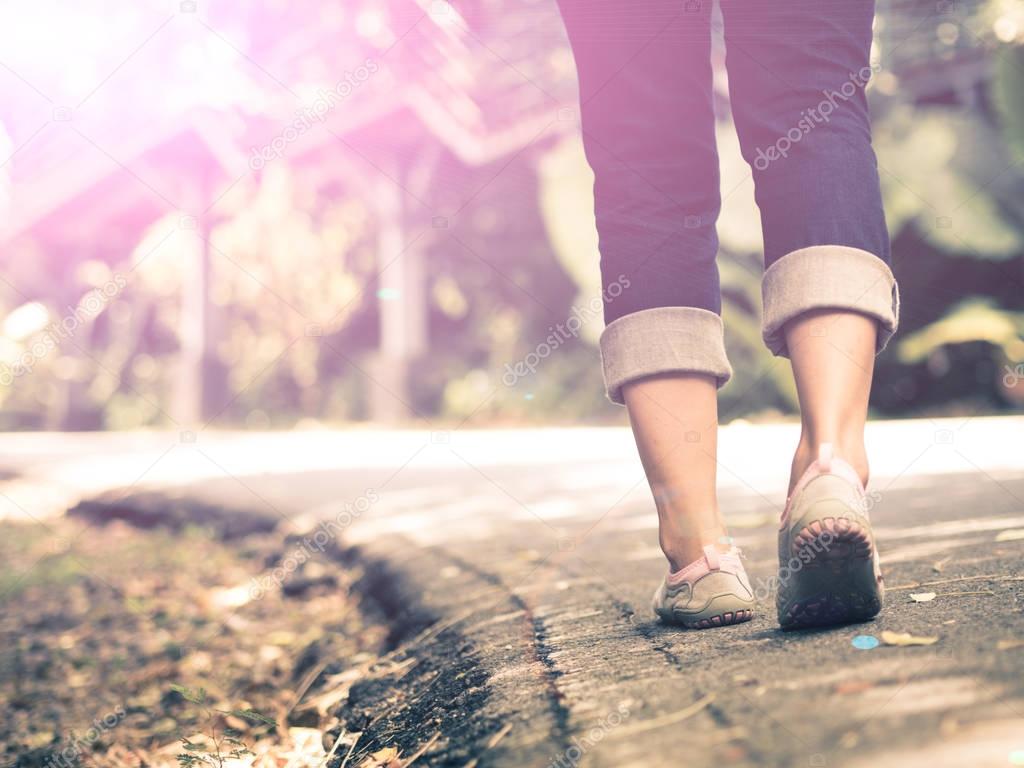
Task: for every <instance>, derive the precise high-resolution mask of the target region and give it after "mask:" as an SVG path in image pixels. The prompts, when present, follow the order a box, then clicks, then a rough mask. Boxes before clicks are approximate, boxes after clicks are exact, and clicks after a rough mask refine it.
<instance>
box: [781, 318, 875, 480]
mask: <svg viewBox="0 0 1024 768" xmlns="http://www.w3.org/2000/svg"><path fill="white" fill-rule="evenodd" d="M877 334H878V327H877V322H876V321H875V320H874V319H873V318H870V317H868V316H867V315H862V314H858V313H856V312H837V311H834V310H830V309H820V310H811V311H809V312H805V313H804V314H802V315H800V316H799V317H797V318H796V319H794V320H791V321H790V322H788V323H787V324H786V327H785V336H786V347H787V349H789V357H790V362H791V363H792V365H793V375H794V377H795V378H796V387H797V394H798V396H799V398H800V442H799V444H798V445H797V449H796V455H795V456H794V457H793V466H792V471H791V473H790V479H789V492H790V493H792V491H793V487H794V486H795V485H796V483H797V481H798V480H799V479H800V477H801V476H802V475H803V474H804V472H805V471H806V470H807V468H808V467H809V466H810V465H811V463H812V462H813V461H814V460H815V459H816V458H817V455H818V447H819V446H820V445H822V444H830V445H832V446H833V447H834V450H835V453H836V455H837V456H840V457H842V458H843V459H844V460H845V461H847V462H848V463H849V464H850V465H852V466H853V468H854V470H855V471H856V472H857V475H858V476H859V477H860V480H861V483H863V484H864V485H867V482H868V457H867V453H866V452H865V450H864V425H865V422H866V421H867V416H868V395H869V394H870V391H871V374H872V372H873V371H874V365H875V349H876V336H877Z"/></svg>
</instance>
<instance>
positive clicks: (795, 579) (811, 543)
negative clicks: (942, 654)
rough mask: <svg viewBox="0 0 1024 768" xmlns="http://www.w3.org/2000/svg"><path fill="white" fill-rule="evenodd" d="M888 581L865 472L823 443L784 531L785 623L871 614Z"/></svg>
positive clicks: (781, 605) (780, 604) (781, 597)
mask: <svg viewBox="0 0 1024 768" xmlns="http://www.w3.org/2000/svg"><path fill="white" fill-rule="evenodd" d="M883 595H884V587H883V584H882V575H881V571H880V570H879V566H878V550H877V549H876V547H875V539H874V535H873V534H872V532H871V524H870V522H869V521H868V505H867V497H866V495H865V493H864V486H863V484H862V482H861V477H860V474H859V473H858V472H857V471H856V470H855V469H854V468H853V467H852V466H851V465H850V464H848V463H847V462H845V461H843V460H842V459H839V458H836V457H834V456H833V455H832V446H831V445H830V444H828V443H823V444H822V445H821V446H820V447H819V449H818V458H817V460H816V461H814V462H813V463H811V465H810V466H809V467H808V468H807V470H806V471H805V472H804V473H803V476H802V477H801V478H800V480H799V482H797V483H796V486H795V488H794V489H793V492H792V494H791V495H790V497H789V501H788V502H787V503H786V510H785V512H784V513H783V517H782V525H781V528H780V530H779V587H778V595H777V597H776V606H777V608H778V612H779V624H780V625H781V626H782V628H783V629H795V628H798V627H813V626H824V625H829V624H844V623H847V622H852V621H865V620H867V619H870V618H872V617H874V616H875V615H877V614H878V612H879V611H880V610H881V608H882V599H883Z"/></svg>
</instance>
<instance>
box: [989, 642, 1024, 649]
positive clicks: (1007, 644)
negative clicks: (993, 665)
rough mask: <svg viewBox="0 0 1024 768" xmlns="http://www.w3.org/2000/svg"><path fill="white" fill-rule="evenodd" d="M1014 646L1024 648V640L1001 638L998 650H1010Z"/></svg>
mask: <svg viewBox="0 0 1024 768" xmlns="http://www.w3.org/2000/svg"><path fill="white" fill-rule="evenodd" d="M1014 648H1024V640H1000V641H999V642H998V643H996V650H997V651H1009V650H1012V649H1014Z"/></svg>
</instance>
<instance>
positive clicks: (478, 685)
mask: <svg viewBox="0 0 1024 768" xmlns="http://www.w3.org/2000/svg"><path fill="white" fill-rule="evenodd" d="M794 439H795V432H794V430H793V428H792V427H755V426H748V425H735V426H734V427H730V428H729V429H726V430H725V431H724V432H723V435H722V440H721V442H722V450H721V459H720V461H721V475H722V478H721V480H722V482H721V485H722V507H723V510H724V512H725V515H726V518H727V520H728V521H729V522H730V524H731V525H732V534H733V536H734V537H735V538H736V539H737V542H738V544H739V545H740V546H741V547H742V548H743V550H744V553H745V555H746V557H747V567H748V571H749V573H750V575H751V578H752V580H753V582H754V584H755V587H756V588H757V589H758V591H759V594H760V596H761V598H762V600H761V609H760V610H759V612H758V613H757V615H756V617H755V619H754V620H753V621H752V622H749V623H747V624H744V625H739V626H736V627H728V628H721V629H715V630H707V631H702V632H697V631H685V630H679V629H674V628H667V627H663V626H661V625H659V624H658V623H657V622H656V621H655V620H654V617H653V616H652V615H651V614H650V609H649V607H648V605H649V599H650V594H651V592H652V591H653V589H654V587H655V585H656V583H657V581H658V579H659V578H660V576H661V574H662V571H663V567H664V566H663V562H662V560H661V556H660V553H659V551H658V549H657V541H656V526H655V517H654V513H653V511H652V508H651V503H650V501H649V494H648V491H647V488H646V485H645V483H644V480H643V475H642V472H640V469H639V464H638V463H637V462H636V460H635V457H634V456H633V455H632V445H631V443H630V439H629V435H628V432H627V431H626V430H622V429H605V430H554V431H508V432H461V431H455V432H450V431H444V430H440V431H433V432H402V433H387V432H371V431H367V432H354V433H344V434H338V433H308V434H303V433H290V434H288V435H278V436H273V435H270V436H266V435H264V436H252V435H248V436H247V435H223V434H220V435H205V434H200V435H199V436H192V435H190V434H187V435H161V434H154V435H147V436H141V437H139V436H95V437H91V438H90V437H88V436H77V437H76V436H72V438H71V439H70V441H55V440H54V439H53V438H52V437H51V438H50V439H49V443H47V438H46V436H32V437H25V438H14V437H12V440H13V441H14V442H13V443H12V442H11V441H8V442H7V445H8V446H9V447H10V446H12V445H14V451H15V452H12V454H11V455H9V456H8V457H6V461H3V459H0V461H2V462H3V466H5V467H10V468H11V470H12V471H13V472H20V473H23V476H24V483H23V484H22V485H21V486H19V485H18V483H19V482H20V481H19V480H18V479H17V478H16V479H15V480H13V481H9V483H14V485H9V487H8V489H7V491H6V492H5V493H6V495H5V499H6V501H5V506H4V510H5V512H4V513H5V514H7V515H9V516H25V515H29V516H36V515H37V514H38V515H40V516H44V515H45V514H52V513H54V510H55V509H56V508H57V506H59V504H60V503H61V501H62V500H65V499H71V498H73V497H74V496H75V495H81V496H86V497H88V496H92V495H94V494H96V493H99V492H101V491H102V490H103V489H104V488H110V487H121V488H123V489H124V490H122V491H119V492H118V494H117V495H116V496H115V497H114V499H115V500H116V502H117V504H116V505H114V506H118V507H119V508H130V507H131V504H132V499H148V501H143V502H140V503H146V504H152V503H153V501H152V500H153V499H154V498H175V499H177V500H178V501H176V502H174V504H172V505H169V506H168V507H167V509H168V510H169V511H168V514H179V515H180V514H185V515H186V516H187V515H188V514H190V513H189V512H188V510H189V509H194V510H197V511H196V512H194V514H196V515H201V516H203V517H204V519H206V518H215V517H223V518H224V519H238V518H240V517H241V518H246V519H247V516H248V518H252V519H261V520H267V521H270V523H268V524H274V525H277V526H279V527H280V528H281V530H284V531H292V532H294V533H295V534H296V537H295V538H294V539H293V541H292V546H293V547H295V548H296V552H297V551H298V549H299V548H302V547H305V548H307V549H316V550H317V551H319V550H320V549H323V550H324V553H323V556H324V557H336V558H339V559H341V560H342V561H344V562H345V563H347V564H348V565H350V566H351V567H356V568H361V569H363V570H364V571H365V578H364V585H365V587H364V588H365V591H366V595H367V598H368V599H369V600H373V601H376V602H377V603H378V605H379V607H380V610H381V611H382V613H383V615H384V616H385V617H386V618H387V620H389V621H392V622H394V625H395V631H394V638H395V643H396V651H395V658H396V659H406V660H411V662H410V665H409V668H411V669H412V672H411V673H410V672H409V671H408V669H407V668H406V667H402V668H403V669H405V670H406V671H404V672H401V673H395V672H394V671H384V672H381V674H380V676H379V678H378V679H376V680H374V681H371V682H370V683H367V684H364V685H362V686H359V687H357V688H354V689H353V691H352V695H351V696H350V700H349V702H348V703H347V704H346V705H345V707H346V713H347V715H348V716H349V717H350V718H351V721H352V723H353V727H354V728H355V727H363V728H365V729H366V732H367V737H366V738H367V739H368V740H369V741H371V742H373V741H374V740H376V741H377V742H378V743H381V744H384V743H388V741H389V740H398V741H399V742H401V743H402V745H403V746H404V747H405V752H406V753H407V754H408V753H409V752H410V751H412V750H413V748H414V747H415V746H416V745H418V744H419V745H422V744H425V743H426V742H427V741H429V739H430V738H432V737H433V736H434V734H439V736H438V737H437V738H435V740H434V741H433V743H432V744H431V746H430V748H429V749H428V750H427V751H426V752H425V753H424V754H423V755H422V757H420V758H419V762H420V763H422V764H424V765H455V764H460V765H463V764H466V763H467V761H468V760H470V759H477V760H478V761H479V765H510V766H511V765H514V766H533V765H536V766H552V765H555V766H568V765H575V764H580V765H593V766H629V765H644V766H656V765H666V766H667V765H680V764H688V765H696V766H703V765H708V766H711V765H737V766H746V765H770V766H805V765H806V766H861V765H864V766H867V765H883V766H885V765H894V766H896V765H898V766H901V768H913V767H914V766H918V765H921V766H930V767H932V768H934V766H944V765H956V766H963V765H971V766H1006V765H1024V450H1022V448H1021V441H1022V439H1024V420H1021V419H1003V420H997V419H992V420H988V419H972V420H962V419H961V420H942V421H933V422H927V423H926V422H913V423H909V422H904V423H890V424H879V425H874V426H873V427H872V431H871V433H870V434H869V448H870V450H871V452H872V455H873V456H875V457H876V458H875V462H874V475H875V477H874V479H873V481H872V486H871V489H872V491H873V495H872V498H873V500H874V502H875V503H874V507H873V508H872V510H871V515H872V519H873V520H874V522H875V532H876V536H877V537H878V539H879V541H880V548H881V554H882V564H883V574H884V576H885V580H886V584H887V587H888V590H889V593H888V598H887V604H886V607H885V609H884V611H883V614H882V616H881V617H880V618H879V619H877V620H875V621H873V622H868V623H865V624H861V625H856V626H846V627H838V628H834V629H828V630H820V631H814V632H802V633H783V632H781V631H780V630H779V629H778V627H777V624H776V620H775V614H774V607H773V603H772V590H771V579H772V574H773V572H774V562H773V559H774V553H775V523H776V519H777V515H778V513H779V511H780V508H781V503H782V495H783V488H782V483H783V482H784V480H785V472H784V469H785V466H786V464H787V462H788V455H787V450H788V448H789V447H790V446H791V445H792V442H793V440H794ZM18 440H21V441H22V442H20V443H18ZM89 440H92V441H93V442H92V443H91V444H90V443H89ZM76 441H78V442H76ZM165 446H167V447H166V448H165ZM45 477H49V478H51V483H50V486H51V492H52V491H53V489H54V488H58V489H59V490H60V494H57V496H59V499H58V498H57V496H54V495H53V493H51V494H50V495H49V496H44V497H38V496H37V497H32V496H31V491H30V490H29V489H30V488H33V487H36V488H38V487H39V481H40V479H42V478H45ZM154 490H155V491H156V495H155V496H154V495H152V492H153V491H154ZM140 493H141V494H142V495H140ZM147 493H148V494H149V495H146V494H147ZM19 494H20V495H19ZM61 494H63V495H61ZM195 499H201V500H203V502H204V505H205V506H202V507H199V506H195V505H194V504H193V500H195ZM182 500H184V501H182ZM105 503H106V504H107V505H108V506H111V504H110V499H109V497H108V501H107V502H105ZM48 505H49V506H48ZM158 506H159V505H158ZM51 507H52V509H51ZM182 510H185V511H184V512H182ZM318 525H319V527H318ZM243 527H244V526H243ZM318 531H319V533H317V532H318ZM287 578H288V574H287V568H284V569H283V570H281V571H280V572H279V573H278V574H276V575H275V574H272V573H264V574H254V580H253V582H252V585H250V587H251V588H253V589H256V590H258V589H271V588H277V587H279V586H280V582H281V581H282V580H284V581H286V580H287ZM926 592H934V593H935V595H936V596H935V598H934V599H932V600H930V601H927V602H915V601H914V600H912V599H911V597H910V595H911V594H918V593H926ZM884 631H890V632H898V633H899V632H909V633H912V634H913V635H915V636H922V637H933V638H937V640H936V641H935V642H934V643H933V644H930V645H923V646H910V647H901V646H891V645H887V644H885V643H884V642H882V643H880V644H879V645H877V647H871V648H865V649H860V648H858V647H855V644H854V642H853V641H854V638H855V637H858V636H869V637H870V638H875V639H881V638H882V633H883V632H884ZM858 642H859V643H860V644H866V645H872V641H871V640H866V641H865V640H860V641H858ZM399 666H401V665H399ZM396 691H400V692H401V696H399V697H398V700H397V701H396V697H395V693H396Z"/></svg>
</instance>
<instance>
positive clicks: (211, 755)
mask: <svg viewBox="0 0 1024 768" xmlns="http://www.w3.org/2000/svg"><path fill="white" fill-rule="evenodd" d="M171 690H172V691H174V692H176V693H177V694H179V695H180V696H181V697H182V698H183V699H185V701H187V702H189V703H191V704H195V705H196V706H198V707H200V708H201V709H202V712H203V716H204V720H205V723H206V727H207V728H208V729H209V732H208V738H206V739H204V740H203V741H202V742H200V741H192V740H190V739H188V738H185V737H182V739H181V746H182V749H183V750H185V751H184V752H180V753H179V754H178V755H177V760H178V764H179V765H180V766H181V768H224V763H225V761H227V760H237V759H239V758H241V757H244V756H246V755H253V754H255V753H254V752H253V751H252V750H251V749H249V748H248V747H247V746H246V744H245V742H244V741H242V738H241V737H242V735H243V734H242V732H241V731H238V730H237V729H234V728H222V729H220V730H218V728H217V719H218V717H217V716H218V715H233V716H235V717H240V718H242V719H244V720H248V721H249V722H252V723H256V724H259V725H267V726H270V727H272V728H273V727H275V726H276V725H277V722H276V721H275V720H274V719H273V718H271V717H267V716H266V715H263V714H260V713H259V712H257V711H256V710H254V709H217V708H215V707H213V706H211V705H210V704H209V703H208V696H207V692H206V690H205V689H203V688H189V687H187V686H184V685H178V684H172V685H171Z"/></svg>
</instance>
